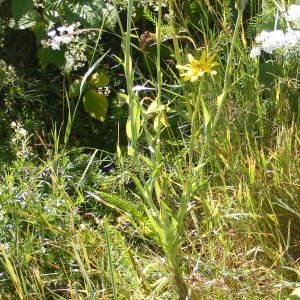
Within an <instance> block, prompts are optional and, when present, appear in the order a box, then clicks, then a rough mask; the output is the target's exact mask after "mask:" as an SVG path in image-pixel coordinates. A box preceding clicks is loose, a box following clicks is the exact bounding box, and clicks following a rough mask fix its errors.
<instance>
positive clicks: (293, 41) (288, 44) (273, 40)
mask: <svg viewBox="0 0 300 300" xmlns="http://www.w3.org/2000/svg"><path fill="white" fill-rule="evenodd" d="M286 19H287V21H289V22H291V24H292V25H293V27H294V28H290V27H289V28H288V29H287V31H286V32H284V31H283V30H273V31H264V30H263V31H262V32H261V33H259V34H258V36H257V37H256V38H255V44H256V45H255V46H254V47H253V48H252V50H251V52H250V57H251V58H254V57H257V56H259V55H260V54H261V51H264V52H266V53H270V54H272V53H273V52H274V51H277V50H279V51H281V52H283V53H289V52H291V51H299V50H300V30H298V29H299V28H300V5H297V4H293V5H290V6H289V8H288V10H287V13H286Z"/></svg>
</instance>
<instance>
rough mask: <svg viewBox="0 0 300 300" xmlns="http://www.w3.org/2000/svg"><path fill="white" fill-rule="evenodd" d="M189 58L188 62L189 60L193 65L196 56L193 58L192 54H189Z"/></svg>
mask: <svg viewBox="0 0 300 300" xmlns="http://www.w3.org/2000/svg"><path fill="white" fill-rule="evenodd" d="M187 57H188V60H189V62H190V63H191V62H192V61H194V60H195V59H194V56H193V55H192V54H191V53H189V54H188V55H187Z"/></svg>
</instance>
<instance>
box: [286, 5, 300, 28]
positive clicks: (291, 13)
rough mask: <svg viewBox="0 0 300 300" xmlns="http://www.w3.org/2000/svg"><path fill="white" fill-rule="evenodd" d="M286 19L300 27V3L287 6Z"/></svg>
mask: <svg viewBox="0 0 300 300" xmlns="http://www.w3.org/2000/svg"><path fill="white" fill-rule="evenodd" d="M287 19H288V21H290V22H292V23H293V24H294V25H295V27H296V28H300V5H297V4H292V5H290V6H289V8H288V11H287Z"/></svg>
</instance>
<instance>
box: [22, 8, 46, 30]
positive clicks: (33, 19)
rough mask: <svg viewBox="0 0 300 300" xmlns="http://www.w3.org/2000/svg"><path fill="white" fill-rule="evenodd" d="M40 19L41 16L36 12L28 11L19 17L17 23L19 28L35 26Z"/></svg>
mask: <svg viewBox="0 0 300 300" xmlns="http://www.w3.org/2000/svg"><path fill="white" fill-rule="evenodd" d="M40 20H41V17H40V15H39V14H38V13H36V12H33V11H30V12H27V13H26V14H25V15H24V16H22V17H21V18H20V20H19V22H18V25H19V28H20V29H26V28H31V27H33V26H35V25H36V24H37V23H38V21H40Z"/></svg>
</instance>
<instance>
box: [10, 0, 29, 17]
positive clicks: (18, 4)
mask: <svg viewBox="0 0 300 300" xmlns="http://www.w3.org/2000/svg"><path fill="white" fill-rule="evenodd" d="M33 8H34V6H33V0H12V2H11V11H12V14H13V17H14V18H15V20H16V21H19V20H20V18H21V17H22V16H24V15H25V14H26V13H27V12H28V11H30V10H32V9H33Z"/></svg>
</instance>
